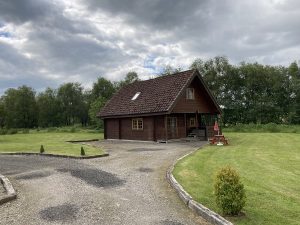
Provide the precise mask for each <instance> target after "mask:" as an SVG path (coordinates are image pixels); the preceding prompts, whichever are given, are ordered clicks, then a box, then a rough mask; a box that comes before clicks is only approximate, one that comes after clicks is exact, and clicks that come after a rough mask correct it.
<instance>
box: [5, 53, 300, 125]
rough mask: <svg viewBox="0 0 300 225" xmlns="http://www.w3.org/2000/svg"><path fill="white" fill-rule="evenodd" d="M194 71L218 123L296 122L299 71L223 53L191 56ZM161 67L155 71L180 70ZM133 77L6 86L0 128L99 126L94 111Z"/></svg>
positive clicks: (299, 100) (298, 117) (299, 120)
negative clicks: (88, 85) (233, 60)
mask: <svg viewBox="0 0 300 225" xmlns="http://www.w3.org/2000/svg"><path fill="white" fill-rule="evenodd" d="M190 68H194V69H198V70H199V72H200V73H201V75H202V76H203V79H204V80H205V81H206V83H207V84H208V86H209V88H210V90H211V91H212V92H213V94H214V95H215V96H216V99H217V101H218V103H219V104H220V105H221V108H222V111H223V112H222V121H223V123H224V124H228V125H231V124H237V123H246V124H247V123H255V124H265V123H278V124H300V69H299V65H298V64H297V63H296V62H293V63H291V64H290V65H289V66H270V65H262V64H259V63H246V62H242V63H240V64H238V65H232V64H230V63H229V61H228V59H227V58H226V57H223V56H217V57H215V58H212V59H208V60H202V59H196V60H194V61H193V62H192V64H191V66H190ZM181 70H182V69H181V68H172V67H171V66H166V67H165V68H164V70H163V71H162V72H161V74H159V75H162V76H163V75H168V74H172V73H174V72H178V71H181ZM137 80H139V77H138V74H137V73H136V72H129V73H128V74H127V75H126V77H125V78H124V80H121V81H119V82H112V81H110V80H108V79H105V78H103V77H99V78H98V79H97V81H96V82H95V83H94V84H93V87H92V89H91V90H85V89H84V88H83V87H82V85H81V84H80V83H65V84H62V85H61V86H59V87H58V88H57V89H53V88H47V89H46V90H45V91H43V92H41V93H38V94H37V93H36V92H35V90H34V89H33V88H31V87H28V86H21V87H19V88H16V89H14V88H10V89H8V90H7V91H6V92H5V93H4V95H3V96H1V98H0V127H2V128H3V127H5V128H33V127H59V126H68V125H74V124H76V123H81V124H82V125H83V126H87V125H93V126H97V127H103V124H102V121H101V120H99V119H98V118H97V117H96V115H97V113H98V112H99V110H100V109H101V108H102V107H103V106H104V105H105V103H106V102H107V101H108V100H109V99H110V98H111V97H112V95H113V94H114V93H115V92H116V91H118V90H119V89H120V88H122V87H123V86H124V85H127V84H129V83H132V82H135V81H137Z"/></svg>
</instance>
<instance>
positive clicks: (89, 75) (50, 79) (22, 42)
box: [0, 0, 300, 94]
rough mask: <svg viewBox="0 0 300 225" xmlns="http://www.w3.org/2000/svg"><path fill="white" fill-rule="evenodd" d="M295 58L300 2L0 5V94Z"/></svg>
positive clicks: (49, 0)
mask: <svg viewBox="0 0 300 225" xmlns="http://www.w3.org/2000/svg"><path fill="white" fill-rule="evenodd" d="M216 55H226V56H227V57H228V58H229V60H230V62H231V63H238V62H240V61H243V60H244V61H250V62H253V61H258V62H260V63H264V64H273V65H277V64H281V65H288V64H289V63H290V62H292V61H295V60H299V59H300V1H298V0H240V1H236V0H219V1H217V0H0V94H2V93H3V92H4V91H5V90H6V89H7V88H10V87H18V86H20V85H23V84H26V85H29V86H32V87H33V88H35V90H37V91H41V90H43V89H44V88H45V87H47V86H50V87H57V86H58V85H60V84H62V83H64V82H75V81H76V82H80V83H82V84H83V85H84V86H85V87H90V86H91V85H92V83H93V82H94V81H95V80H96V78H97V77H99V76H104V77H106V78H108V79H111V80H119V79H122V78H123V77H124V75H125V74H126V73H127V72H129V71H136V72H138V74H139V75H140V77H141V78H142V79H146V78H148V77H149V76H150V75H153V74H156V73H158V72H159V71H160V70H161V68H162V67H164V66H165V65H167V64H169V65H171V66H175V67H178V66H180V67H182V68H187V67H188V66H189V64H190V63H191V62H192V61H193V60H194V59H195V58H199V57H200V58H203V59H207V58H210V57H214V56H216Z"/></svg>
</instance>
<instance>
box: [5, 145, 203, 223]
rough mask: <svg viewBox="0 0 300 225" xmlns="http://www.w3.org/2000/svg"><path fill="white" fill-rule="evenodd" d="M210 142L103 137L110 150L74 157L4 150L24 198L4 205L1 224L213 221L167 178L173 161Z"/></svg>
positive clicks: (7, 170)
mask: <svg viewBox="0 0 300 225" xmlns="http://www.w3.org/2000/svg"><path fill="white" fill-rule="evenodd" d="M204 143H205V142H189V143H169V144H157V143H141V142H125V141H114V142H112V141H100V142H92V143H90V144H92V145H96V146H99V147H101V148H103V149H104V150H105V151H107V152H108V153H109V154H110V156H109V157H104V158H98V159H87V160H74V159H61V158H47V157H39V156H4V155H2V156H0V173H2V174H4V175H6V176H7V177H8V178H9V179H10V180H11V182H12V184H13V185H14V187H15V189H16V190H17V192H18V199H17V200H15V201H12V202H9V203H6V204H4V205H1V206H0V224H5V225H6V224H10V225H13V224H18V225H19V224H28V225H31V224H39V225H40V224H105V225H106V224H107V225H113V224H129V225H134V224H137V225H144V224H145V225H147V224H158V225H181V224H208V223H207V222H205V221H204V220H202V219H201V218H199V217H198V216H196V215H194V214H193V213H192V212H191V211H190V210H189V209H188V208H187V207H186V206H185V205H184V204H183V203H182V202H181V201H180V200H179V198H178V197H177V195H176V193H175V191H174V190H173V189H172V188H170V186H169V184H168V183H167V181H166V179H165V174H166V170H167V168H168V167H169V166H170V165H171V164H172V162H173V161H174V160H175V159H176V158H179V157H180V156H182V155H184V154H185V153H188V152H189V151H191V150H193V149H195V148H196V147H200V146H201V145H203V144H204Z"/></svg>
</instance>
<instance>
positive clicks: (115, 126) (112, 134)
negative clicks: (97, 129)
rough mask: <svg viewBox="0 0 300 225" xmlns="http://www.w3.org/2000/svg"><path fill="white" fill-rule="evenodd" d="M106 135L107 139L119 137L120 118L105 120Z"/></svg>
mask: <svg viewBox="0 0 300 225" xmlns="http://www.w3.org/2000/svg"><path fill="white" fill-rule="evenodd" d="M105 125H106V127H105V132H106V133H105V134H104V135H105V137H106V138H107V139H119V138H120V137H119V119H106V120H105Z"/></svg>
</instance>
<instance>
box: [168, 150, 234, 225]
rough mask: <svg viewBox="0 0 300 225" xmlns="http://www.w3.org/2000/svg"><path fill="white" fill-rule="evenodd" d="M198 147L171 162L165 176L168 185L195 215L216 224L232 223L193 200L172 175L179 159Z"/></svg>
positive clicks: (226, 224)
mask: <svg viewBox="0 0 300 225" xmlns="http://www.w3.org/2000/svg"><path fill="white" fill-rule="evenodd" d="M198 149H199V148H197V149H195V150H193V151H191V152H190V153H188V154H186V155H184V156H182V157H180V158H179V159H177V160H175V162H174V163H173V164H172V166H171V167H170V168H169V169H168V171H167V174H166V177H167V180H168V181H169V183H170V185H171V186H172V187H173V188H174V189H175V191H176V192H177V194H178V196H179V198H180V199H181V200H182V201H183V202H184V204H185V205H186V206H187V207H189V208H190V209H191V210H193V211H194V212H195V213H196V214H197V215H199V216H201V217H203V218H204V219H205V220H207V221H209V222H211V223H213V224H216V225H233V223H231V222H229V221H228V220H226V219H225V218H223V217H222V216H221V215H219V214H217V213H216V212H214V211H212V210H210V209H208V208H207V207H205V206H204V205H202V204H200V203H199V202H197V201H195V200H193V198H192V196H190V195H189V194H188V193H187V192H186V191H185V190H184V189H183V187H182V186H181V185H180V184H179V183H178V181H177V180H176V179H175V177H174V176H173V174H172V173H173V170H174V167H175V165H176V163H178V162H179V161H180V160H181V159H183V158H185V157H187V156H189V155H190V154H192V153H194V152H195V151H197V150H198Z"/></svg>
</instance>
